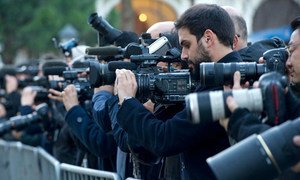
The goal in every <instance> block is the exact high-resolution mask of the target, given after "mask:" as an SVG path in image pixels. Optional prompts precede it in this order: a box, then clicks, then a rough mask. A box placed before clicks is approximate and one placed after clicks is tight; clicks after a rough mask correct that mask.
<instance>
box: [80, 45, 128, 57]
mask: <svg viewBox="0 0 300 180" xmlns="http://www.w3.org/2000/svg"><path fill="white" fill-rule="evenodd" d="M123 52H124V49H123V48H120V47H116V46H104V47H94V48H87V49H86V51H85V53H86V54H87V55H97V56H114V55H119V54H122V53H123Z"/></svg>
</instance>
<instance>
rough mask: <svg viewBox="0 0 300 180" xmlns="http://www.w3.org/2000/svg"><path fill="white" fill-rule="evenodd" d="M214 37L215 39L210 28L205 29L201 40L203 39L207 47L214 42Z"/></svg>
mask: <svg viewBox="0 0 300 180" xmlns="http://www.w3.org/2000/svg"><path fill="white" fill-rule="evenodd" d="M215 39H216V35H215V33H214V32H213V31H212V30H210V29H206V30H205V31H204V33H203V40H204V42H205V44H206V46H207V47H210V46H212V45H213V44H214V41H215Z"/></svg>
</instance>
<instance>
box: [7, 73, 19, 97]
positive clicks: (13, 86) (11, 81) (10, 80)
mask: <svg viewBox="0 0 300 180" xmlns="http://www.w3.org/2000/svg"><path fill="white" fill-rule="evenodd" d="M5 88H6V93H7V94H10V93H12V92H14V91H16V90H17V89H18V79H17V78H16V77H15V76H11V75H5Z"/></svg>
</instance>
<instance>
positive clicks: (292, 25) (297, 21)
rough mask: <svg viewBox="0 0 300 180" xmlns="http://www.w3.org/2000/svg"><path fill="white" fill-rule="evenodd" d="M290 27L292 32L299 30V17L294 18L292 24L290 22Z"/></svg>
mask: <svg viewBox="0 0 300 180" xmlns="http://www.w3.org/2000/svg"><path fill="white" fill-rule="evenodd" d="M291 27H292V29H293V31H295V30H296V29H298V28H300V16H298V17H296V18H295V19H294V20H293V21H292V22H291Z"/></svg>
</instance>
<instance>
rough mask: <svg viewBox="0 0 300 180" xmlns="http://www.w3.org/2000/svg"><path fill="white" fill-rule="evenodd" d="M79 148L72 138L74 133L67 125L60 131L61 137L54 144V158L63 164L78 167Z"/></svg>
mask: <svg viewBox="0 0 300 180" xmlns="http://www.w3.org/2000/svg"><path fill="white" fill-rule="evenodd" d="M78 151H79V149H78V148H77V146H76V144H75V143H74V140H73V138H72V132H71V130H70V128H69V127H68V125H67V124H64V126H63V127H62V128H61V129H60V131H59V136H58V138H57V140H56V142H55V143H54V148H53V156H54V157H55V158H56V159H57V160H58V161H59V162H61V163H68V164H73V165H76V160H77V157H76V155H77V153H78Z"/></svg>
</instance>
